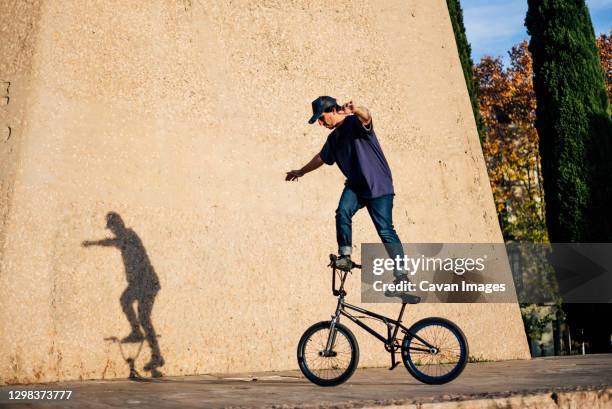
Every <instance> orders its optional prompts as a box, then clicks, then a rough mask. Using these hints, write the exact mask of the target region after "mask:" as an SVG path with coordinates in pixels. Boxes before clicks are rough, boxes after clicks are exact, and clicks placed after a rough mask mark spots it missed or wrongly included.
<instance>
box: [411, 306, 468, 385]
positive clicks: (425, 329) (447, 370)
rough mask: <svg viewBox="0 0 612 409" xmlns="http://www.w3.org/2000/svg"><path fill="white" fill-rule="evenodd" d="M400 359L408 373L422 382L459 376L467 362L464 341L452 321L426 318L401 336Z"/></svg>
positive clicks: (437, 382)
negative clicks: (402, 339)
mask: <svg viewBox="0 0 612 409" xmlns="http://www.w3.org/2000/svg"><path fill="white" fill-rule="evenodd" d="M402 361H404V366H405V367H406V369H407V370H408V372H410V374H411V375H412V376H414V377H415V378H416V379H418V380H419V381H421V382H423V383H428V384H434V385H439V384H443V383H447V382H450V381H452V380H453V379H455V378H456V377H458V376H459V375H460V374H461V372H462V371H463V369H464V368H465V365H466V364H467V361H468V344H467V340H466V339H465V335H463V332H462V331H461V329H459V327H458V326H457V325H455V324H454V323H452V322H451V321H449V320H447V319H444V318H435V317H432V318H425V319H423V320H421V321H419V322H417V323H416V324H414V325H413V326H412V327H410V329H409V330H408V333H407V334H406V335H405V336H404V341H403V342H402Z"/></svg>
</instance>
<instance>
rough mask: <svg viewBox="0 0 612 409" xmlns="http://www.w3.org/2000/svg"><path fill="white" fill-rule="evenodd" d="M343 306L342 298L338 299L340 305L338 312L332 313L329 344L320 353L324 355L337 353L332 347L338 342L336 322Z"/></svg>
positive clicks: (337, 307) (328, 337) (337, 308)
mask: <svg viewBox="0 0 612 409" xmlns="http://www.w3.org/2000/svg"><path fill="white" fill-rule="evenodd" d="M341 308H342V298H340V299H338V305H337V306H336V313H335V314H334V315H332V319H331V325H330V326H329V335H328V336H327V345H326V346H325V350H324V351H321V352H320V353H319V354H321V355H322V356H333V355H334V354H335V353H334V351H332V348H333V347H334V345H335V344H336V324H337V323H338V322H339V321H340V309H341Z"/></svg>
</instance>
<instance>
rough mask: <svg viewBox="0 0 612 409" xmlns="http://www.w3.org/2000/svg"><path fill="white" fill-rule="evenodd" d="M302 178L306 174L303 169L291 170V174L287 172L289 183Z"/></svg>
mask: <svg viewBox="0 0 612 409" xmlns="http://www.w3.org/2000/svg"><path fill="white" fill-rule="evenodd" d="M302 176H304V172H303V171H302V170H301V169H298V170H290V171H289V172H287V176H285V180H286V181H287V182H292V181H294V180H298V178H301V177H302Z"/></svg>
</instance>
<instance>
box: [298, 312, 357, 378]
mask: <svg viewBox="0 0 612 409" xmlns="http://www.w3.org/2000/svg"><path fill="white" fill-rule="evenodd" d="M330 326H331V322H330V321H322V322H319V323H317V324H314V325H313V326H311V327H310V328H308V329H307V330H306V331H305V332H304V335H302V338H301V339H300V342H299V343H298V349H297V358H298V364H299V366H300V370H301V371H302V373H303V374H304V376H305V377H306V378H308V380H310V381H311V382H312V383H315V384H317V385H319V386H336V385H340V384H341V383H343V382H345V381H346V380H347V379H349V378H350V377H351V375H352V374H353V372H355V369H356V368H357V363H358V362H359V346H358V345H357V340H356V339H355V336H354V335H353V333H352V332H351V331H350V330H349V329H348V328H347V327H345V326H344V325H342V324H340V323H337V324H336V327H335V331H336V336H335V341H334V343H333V346H332V349H331V351H326V350H325V349H326V347H327V339H328V337H329V330H330Z"/></svg>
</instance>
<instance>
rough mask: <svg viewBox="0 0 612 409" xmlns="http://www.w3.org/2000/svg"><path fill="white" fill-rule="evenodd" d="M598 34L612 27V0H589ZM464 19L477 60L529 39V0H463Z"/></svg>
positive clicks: (501, 54)
mask: <svg viewBox="0 0 612 409" xmlns="http://www.w3.org/2000/svg"><path fill="white" fill-rule="evenodd" d="M586 3H587V6H588V7H589V11H590V13H591V20H592V21H593V27H594V29H595V34H596V35H599V34H601V33H609V32H610V29H612V0H586ZM461 7H462V8H463V20H464V24H465V30H466V32H467V37H468V41H469V42H470V45H471V46H472V59H473V60H474V62H475V63H477V62H478V61H480V58H481V57H483V56H484V55H492V56H494V57H498V56H501V57H503V60H504V62H506V63H507V62H508V57H507V56H508V53H507V52H508V51H509V50H510V48H511V47H512V46H513V45H514V44H516V43H518V42H520V41H522V40H523V39H529V36H528V35H527V29H526V28H525V24H524V21H525V14H526V13H527V0H461Z"/></svg>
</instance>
